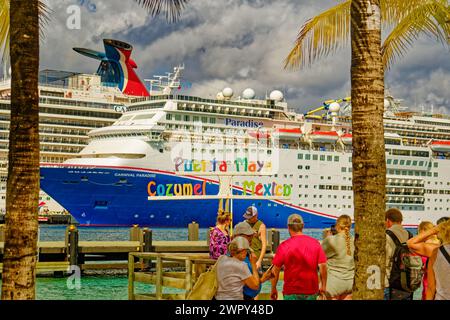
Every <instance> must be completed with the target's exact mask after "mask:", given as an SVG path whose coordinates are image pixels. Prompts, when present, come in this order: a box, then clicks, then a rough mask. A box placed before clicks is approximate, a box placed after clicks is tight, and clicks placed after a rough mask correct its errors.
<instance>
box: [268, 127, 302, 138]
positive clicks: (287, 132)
mask: <svg viewBox="0 0 450 320" xmlns="http://www.w3.org/2000/svg"><path fill="white" fill-rule="evenodd" d="M273 135H274V137H276V138H278V139H299V138H301V137H302V135H303V134H302V131H301V130H300V128H292V129H286V128H278V129H275V132H274V133H273Z"/></svg>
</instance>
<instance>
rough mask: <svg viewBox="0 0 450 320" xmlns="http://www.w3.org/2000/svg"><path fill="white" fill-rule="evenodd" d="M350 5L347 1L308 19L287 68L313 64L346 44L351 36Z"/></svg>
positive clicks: (291, 53) (289, 56)
mask: <svg viewBox="0 0 450 320" xmlns="http://www.w3.org/2000/svg"><path fill="white" fill-rule="evenodd" d="M350 5H351V0H348V1H345V2H344V3H341V4H339V5H337V6H335V7H333V8H331V9H329V10H327V11H324V12H322V13H321V14H319V15H318V16H316V17H314V18H312V19H310V20H308V21H307V22H306V23H305V24H304V25H303V26H302V28H301V29H300V32H299V34H298V36H297V40H296V41H295V45H294V48H293V49H292V50H291V52H290V53H289V55H288V57H287V58H286V60H285V68H289V67H291V68H293V69H295V68H298V67H300V66H305V65H308V66H309V65H311V64H312V63H313V62H314V61H315V60H318V59H319V58H322V57H324V56H327V55H328V54H330V53H331V52H334V51H335V50H337V49H338V48H340V47H342V46H344V45H346V44H347V43H348V41H349V38H350Z"/></svg>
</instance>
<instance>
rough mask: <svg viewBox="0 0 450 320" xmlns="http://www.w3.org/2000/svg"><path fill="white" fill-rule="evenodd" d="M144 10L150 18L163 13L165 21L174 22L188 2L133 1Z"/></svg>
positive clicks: (172, 0) (167, 0)
mask: <svg viewBox="0 0 450 320" xmlns="http://www.w3.org/2000/svg"><path fill="white" fill-rule="evenodd" d="M135 1H137V2H138V3H139V4H140V5H142V6H143V7H144V8H146V9H147V10H148V11H149V13H150V14H151V15H152V17H154V16H157V15H159V14H160V13H161V11H164V12H165V13H166V19H167V20H168V21H170V22H175V21H177V20H178V18H179V17H180V14H181V11H182V10H183V8H184V6H185V5H186V3H187V2H188V1H189V0H135Z"/></svg>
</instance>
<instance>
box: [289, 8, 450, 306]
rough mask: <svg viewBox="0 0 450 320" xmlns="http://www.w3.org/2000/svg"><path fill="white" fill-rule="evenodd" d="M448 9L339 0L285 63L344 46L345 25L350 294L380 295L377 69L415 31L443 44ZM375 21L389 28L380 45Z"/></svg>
mask: <svg viewBox="0 0 450 320" xmlns="http://www.w3.org/2000/svg"><path fill="white" fill-rule="evenodd" d="M448 8H449V7H448V5H447V1H446V0H435V1H431V0H430V1H428V0H407V1H404V0H347V1H345V2H343V3H341V4H339V5H337V6H335V7H334V8H332V9H330V10H327V11H325V12H323V13H321V14H320V15H318V16H316V17H314V18H312V19H310V20H309V21H307V22H306V23H305V24H304V25H303V26H302V28H301V30H300V33H299V35H298V38H297V41H296V43H295V46H294V48H293V49H292V51H291V52H290V54H289V56H288V57H287V58H286V61H285V67H287V68H288V67H293V68H296V67H299V66H305V65H310V64H311V63H312V62H314V61H315V60H317V59H319V58H320V57H323V56H326V55H328V54H330V53H332V52H334V51H336V50H337V49H338V48H339V47H340V46H342V45H343V44H345V43H346V41H348V38H349V37H348V31H349V30H350V31H351V37H350V38H351V52H352V58H351V86H352V88H351V100H352V122H353V158H352V162H353V195H354V197H353V202H354V217H355V267H356V269H355V279H354V284H353V298H354V299H383V288H384V274H385V269H386V268H385V267H386V266H385V250H383V248H385V239H386V238H385V237H386V236H385V224H384V222H385V217H384V212H385V193H386V190H385V184H386V162H385V147H384V128H383V111H384V110H383V109H384V68H385V67H387V68H388V67H389V66H390V64H391V63H392V62H393V60H394V58H396V57H399V56H401V55H402V54H404V53H405V52H406V51H407V49H408V48H409V47H410V46H411V45H412V42H413V40H415V39H416V38H417V37H418V36H419V34H420V33H426V34H428V35H431V36H434V37H436V38H437V39H439V40H440V41H441V42H443V43H448V35H449V34H450V32H449V29H450V26H449V25H448V24H446V23H445V20H446V19H447V17H448V12H449V11H448V10H449V9H448ZM382 18H383V20H381V19H382ZM382 22H383V23H384V25H387V26H388V27H391V28H392V32H391V33H390V34H389V36H388V37H387V38H386V40H385V41H384V44H383V45H382V44H381V26H382ZM380 248H381V249H380Z"/></svg>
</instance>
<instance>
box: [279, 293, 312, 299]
mask: <svg viewBox="0 0 450 320" xmlns="http://www.w3.org/2000/svg"><path fill="white" fill-rule="evenodd" d="M318 296H319V295H318V294H285V295H283V299H284V300H317V297H318Z"/></svg>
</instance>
